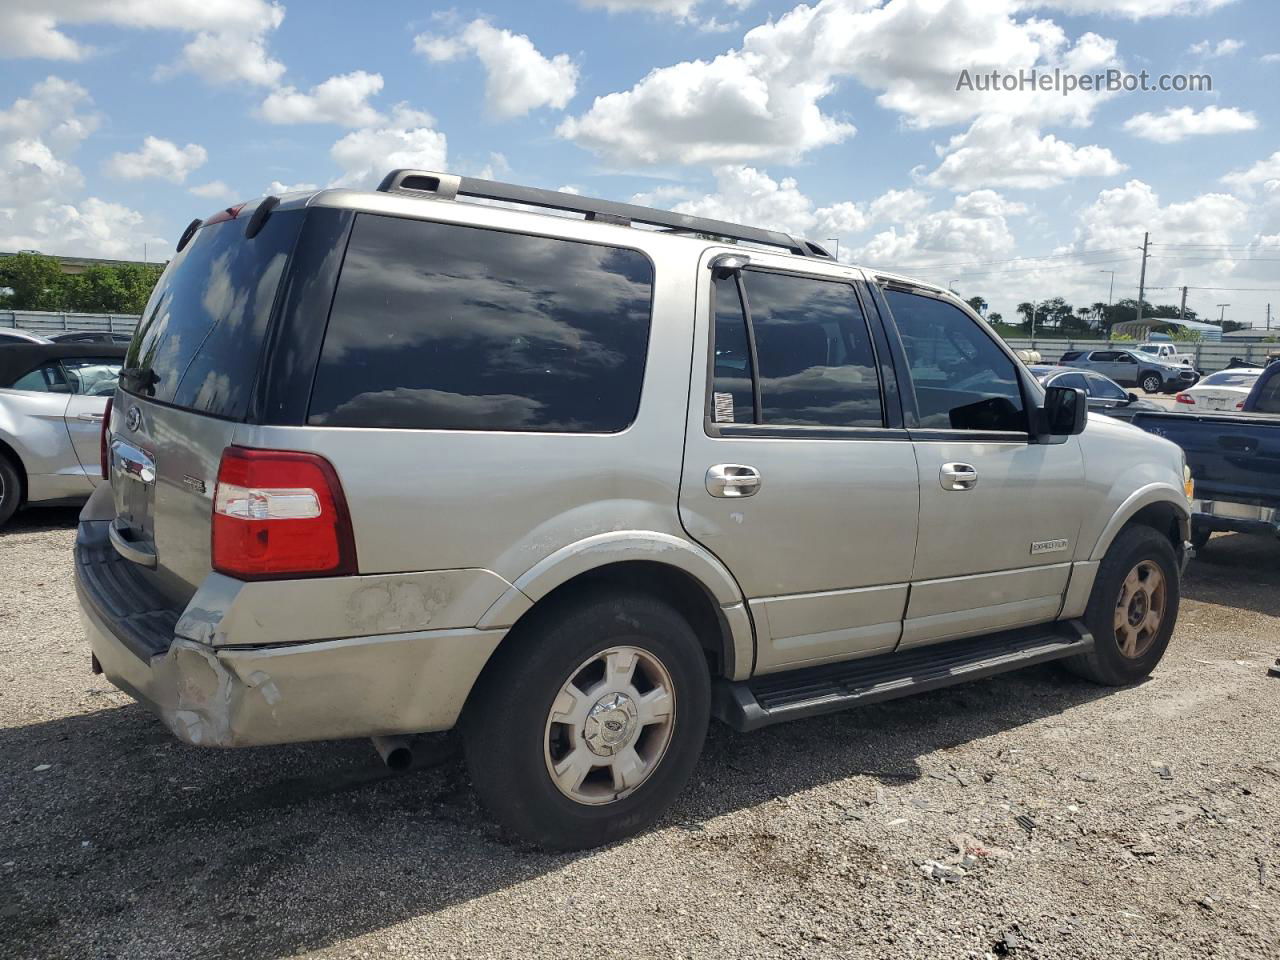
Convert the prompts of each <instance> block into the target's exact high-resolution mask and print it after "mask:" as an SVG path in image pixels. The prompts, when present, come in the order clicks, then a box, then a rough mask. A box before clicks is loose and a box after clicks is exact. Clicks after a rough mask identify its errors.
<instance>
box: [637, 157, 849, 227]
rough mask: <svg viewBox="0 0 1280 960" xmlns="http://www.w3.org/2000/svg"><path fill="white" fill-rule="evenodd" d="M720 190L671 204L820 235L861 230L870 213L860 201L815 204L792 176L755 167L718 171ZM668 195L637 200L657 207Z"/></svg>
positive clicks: (688, 210)
mask: <svg viewBox="0 0 1280 960" xmlns="http://www.w3.org/2000/svg"><path fill="white" fill-rule="evenodd" d="M714 174H715V178H716V192H715V193H711V194H706V195H705V196H701V197H698V198H696V199H685V200H680V201H679V202H677V203H675V204H674V205H672V206H671V209H673V210H675V211H676V212H677V213H687V214H689V215H691V216H695V217H710V218H712V219H715V220H727V221H729V222H730V223H742V224H747V225H749V226H753V227H761V228H763V229H765V230H781V231H782V232H783V233H791V234H796V235H799V236H809V237H812V238H815V239H821V238H822V237H823V236H824V235H826V234H830V233H856V232H859V231H861V230H863V229H865V228H866V225H867V222H868V219H867V214H866V211H865V210H864V209H863V208H862V207H860V206H859V205H858V204H855V203H849V202H844V203H837V204H833V205H831V206H827V207H821V208H815V207H814V204H813V201H812V200H810V199H809V198H808V197H807V196H805V195H804V194H803V193H801V192H800V189H799V186H798V185H797V183H796V181H795V180H794V179H792V178H790V177H787V178H784V179H782V180H781V181H777V180H774V179H772V178H771V177H770V176H769V175H768V174H767V173H765V172H764V171H762V170H756V169H755V168H753V167H746V166H736V165H726V166H722V167H717V168H716V169H715V170H714ZM673 196H674V195H673V194H670V193H669V194H667V196H666V197H665V198H664V197H662V196H661V195H659V196H655V195H654V194H649V195H640V196H637V197H636V198H634V202H636V203H644V204H648V205H656V204H657V203H660V202H661V201H662V200H663V199H667V200H668V201H669V200H670V199H673Z"/></svg>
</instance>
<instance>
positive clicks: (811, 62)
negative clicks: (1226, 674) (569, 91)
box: [558, 0, 1119, 166]
mask: <svg viewBox="0 0 1280 960" xmlns="http://www.w3.org/2000/svg"><path fill="white" fill-rule="evenodd" d="M1017 10H1018V7H1017V5H1016V4H1015V3H1014V0H952V2H950V3H946V4H942V3H939V2H923V0H922V2H906V0H897V2H893V3H889V4H887V5H885V6H880V5H878V4H876V3H874V2H873V0H821V2H819V3H818V4H816V5H815V6H812V7H810V6H798V7H796V8H795V9H793V10H791V11H790V12H788V13H786V14H784V15H783V16H782V17H781V18H779V19H778V20H776V21H773V22H770V23H766V24H764V25H762V26H759V27H756V28H755V29H754V30H751V31H749V32H748V33H747V34H746V35H745V36H744V37H743V41H742V44H741V46H740V47H738V48H736V49H733V50H729V51H728V52H726V53H724V54H722V55H721V56H719V57H716V58H715V59H713V60H710V61H706V60H692V61H686V62H683V63H678V64H675V65H673V66H669V67H663V68H660V69H655V70H653V71H651V72H650V73H649V74H648V75H647V76H646V77H644V78H643V79H641V80H640V81H639V82H638V83H637V84H635V85H634V86H633V87H632V88H631V89H630V90H625V91H621V92H616V93H610V94H607V95H605V96H602V97H597V98H596V100H595V101H594V103H593V104H592V106H591V107H590V109H588V110H587V111H586V112H585V113H583V114H581V115H580V116H577V117H571V118H568V119H567V120H565V121H564V122H563V123H562V124H561V125H560V127H559V131H558V132H559V133H560V135H561V136H564V137H568V138H570V139H573V140H576V141H577V142H578V143H580V144H581V145H582V146H584V147H586V148H588V149H590V150H592V151H594V152H596V153H599V154H601V155H602V156H604V157H605V158H607V159H608V160H610V161H611V162H613V163H615V164H618V165H622V166H632V165H634V164H636V163H642V164H659V163H717V162H731V161H769V160H781V161H783V162H793V161H795V160H798V159H799V158H801V157H802V156H804V155H805V154H807V153H809V152H810V151H812V150H815V149H818V148H820V147H823V146H827V145H830V144H834V143H839V142H841V141H843V140H847V139H848V138H849V137H851V136H853V134H854V132H855V131H854V126H853V124H852V123H850V122H849V121H848V119H847V118H844V117H841V116H836V115H832V114H828V113H824V112H823V111H822V109H821V102H822V101H823V100H824V99H825V98H826V97H827V96H828V95H829V94H831V93H832V92H833V91H834V90H835V89H836V87H837V86H838V84H839V82H840V81H841V80H843V79H844V78H847V77H851V78H854V79H856V80H858V81H860V82H861V83H863V84H865V85H867V86H869V87H872V88H873V89H876V90H879V91H881V92H880V95H879V97H878V101H877V102H878V103H879V104H880V105H881V106H883V107H886V108H888V109H891V110H894V111H897V112H899V113H901V114H903V115H904V119H905V122H906V123H907V125H908V126H912V127H918V128H925V127H932V126H938V125H945V124H952V123H961V122H964V121H967V120H972V119H973V118H975V117H977V116H979V115H984V114H999V115H1003V116H1009V117H1017V118H1021V119H1023V120H1026V121H1028V122H1039V123H1047V122H1065V123H1072V124H1086V123H1088V122H1089V119H1090V117H1091V115H1092V112H1093V110H1094V108H1095V107H1096V106H1097V105H1098V104H1099V103H1101V102H1102V101H1103V100H1105V99H1107V98H1108V97H1109V96H1111V94H1107V93H1102V92H1077V93H1075V94H1074V95H1072V96H1070V97H1064V96H1062V94H1061V93H1059V92H1053V91H1044V90H1034V91H1020V92H1012V93H1010V92H1005V91H988V92H982V91H977V90H964V91H957V89H956V86H957V80H958V78H959V77H960V74H961V71H962V70H964V69H967V70H969V71H970V72H971V74H973V75H977V74H979V73H990V72H991V71H992V70H1000V71H1003V72H1016V71H1018V70H1021V69H1024V68H1032V67H1035V68H1039V69H1040V70H1042V71H1043V70H1051V69H1052V68H1054V67H1060V68H1062V69H1063V70H1066V71H1069V72H1074V73H1083V72H1097V71H1098V70H1101V69H1104V68H1106V67H1110V66H1116V65H1118V64H1119V60H1118V58H1117V56H1116V45H1115V41H1113V40H1109V39H1106V38H1103V37H1100V36H1098V35H1096V34H1092V33H1086V34H1084V35H1082V36H1081V37H1079V38H1078V39H1077V40H1076V41H1075V42H1074V43H1071V42H1069V41H1068V38H1067V36H1066V34H1065V32H1064V31H1063V30H1062V29H1061V28H1060V27H1058V26H1057V25H1056V24H1054V23H1052V22H1050V21H1047V20H1040V19H1026V20H1024V21H1021V22H1019V21H1018V20H1016V19H1015V17H1014V14H1015V13H1016V12H1017Z"/></svg>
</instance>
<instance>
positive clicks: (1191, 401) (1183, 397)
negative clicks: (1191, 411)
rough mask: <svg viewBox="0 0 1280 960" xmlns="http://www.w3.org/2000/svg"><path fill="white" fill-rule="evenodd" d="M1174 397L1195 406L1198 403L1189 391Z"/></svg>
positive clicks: (1180, 401) (1179, 401)
mask: <svg viewBox="0 0 1280 960" xmlns="http://www.w3.org/2000/svg"><path fill="white" fill-rule="evenodd" d="M1173 399H1174V400H1176V401H1177V402H1178V403H1189V404H1191V405H1192V406H1193V407H1194V406H1195V405H1196V399H1195V397H1193V396H1191V394H1189V393H1180V394H1178V395H1177V396H1176V397H1174V398H1173Z"/></svg>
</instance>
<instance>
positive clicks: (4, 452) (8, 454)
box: [0, 437, 27, 507]
mask: <svg viewBox="0 0 1280 960" xmlns="http://www.w3.org/2000/svg"><path fill="white" fill-rule="evenodd" d="M0 457H4V458H5V459H7V460H8V461H9V462H10V463H12V464H13V469H15V470H16V471H18V483H19V490H18V506H19V507H21V506H22V505H23V504H24V503H26V502H27V468H26V465H25V464H24V463H23V462H22V457H20V456H18V451H17V450H15V449H14V448H13V447H12V445H10V444H9V443H8V441H6V440H5V439H4V437H0Z"/></svg>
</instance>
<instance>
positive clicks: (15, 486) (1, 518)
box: [0, 453, 22, 527]
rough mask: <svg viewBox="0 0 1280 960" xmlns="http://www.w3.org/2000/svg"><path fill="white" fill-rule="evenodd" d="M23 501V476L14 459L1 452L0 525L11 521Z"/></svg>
mask: <svg viewBox="0 0 1280 960" xmlns="http://www.w3.org/2000/svg"><path fill="white" fill-rule="evenodd" d="M21 502H22V477H21V476H19V474H18V468H17V467H15V466H14V465H13V461H12V460H10V459H9V458H8V457H7V456H5V455H4V454H3V453H0V527H3V526H4V525H5V524H6V523H8V522H9V518H10V517H12V516H13V514H14V511H15V510H17V509H18V504H19V503H21Z"/></svg>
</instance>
